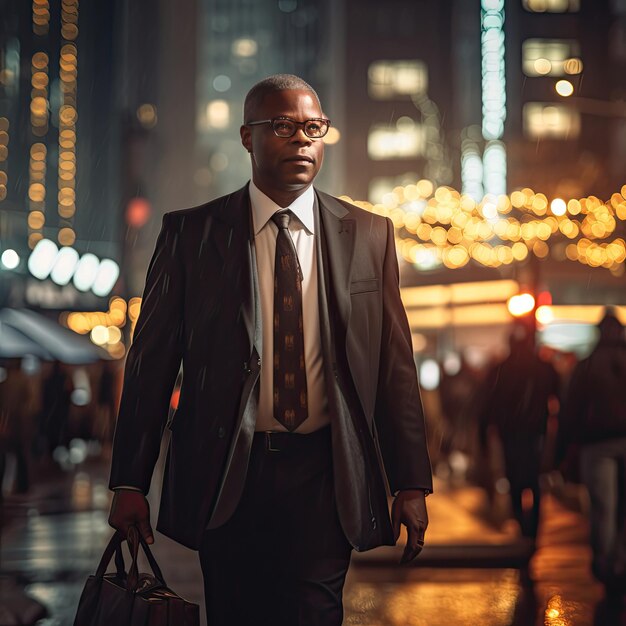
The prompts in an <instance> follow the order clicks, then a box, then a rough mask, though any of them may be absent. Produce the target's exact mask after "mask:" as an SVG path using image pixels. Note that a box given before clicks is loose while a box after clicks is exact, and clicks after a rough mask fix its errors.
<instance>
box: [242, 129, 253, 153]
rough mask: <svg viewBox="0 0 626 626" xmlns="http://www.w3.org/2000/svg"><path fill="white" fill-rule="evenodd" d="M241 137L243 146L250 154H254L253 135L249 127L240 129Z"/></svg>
mask: <svg viewBox="0 0 626 626" xmlns="http://www.w3.org/2000/svg"><path fill="white" fill-rule="evenodd" d="M239 135H240V136H241V144H242V145H243V147H244V148H245V149H246V150H247V151H248V152H250V153H252V133H250V128H248V126H245V125H244V126H242V127H241V128H240V129H239Z"/></svg>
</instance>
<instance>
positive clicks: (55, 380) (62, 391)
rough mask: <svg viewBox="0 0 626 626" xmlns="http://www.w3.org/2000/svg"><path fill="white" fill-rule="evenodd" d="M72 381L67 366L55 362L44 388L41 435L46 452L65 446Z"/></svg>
mask: <svg viewBox="0 0 626 626" xmlns="http://www.w3.org/2000/svg"><path fill="white" fill-rule="evenodd" d="M72 389H73V385H72V379H71V377H70V375H69V374H68V372H67V369H66V366H65V365H64V364H63V363H61V362H60V361H54V363H53V365H52V370H51V371H50V373H49V374H48V376H47V377H46V378H44V381H43V386H42V409H41V424H40V429H41V435H43V439H44V444H45V448H46V452H49V453H52V452H54V449H55V448H56V447H57V446H59V445H61V444H63V443H67V442H66V441H65V439H66V435H67V426H68V418H69V413H70V406H71V398H72Z"/></svg>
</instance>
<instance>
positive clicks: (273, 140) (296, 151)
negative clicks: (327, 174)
mask: <svg viewBox="0 0 626 626" xmlns="http://www.w3.org/2000/svg"><path fill="white" fill-rule="evenodd" d="M276 118H285V119H286V122H285V124H281V123H280V120H279V122H278V123H276V122H274V123H272V121H273V120H276ZM325 119H326V118H325V116H324V114H323V113H322V107H321V105H320V101H319V98H318V96H317V93H315V90H314V89H313V88H312V87H311V86H310V85H309V84H308V83H307V82H305V81H304V80H302V79H301V78H298V77H297V76H292V75H290V74H277V75H274V76H270V77H268V78H266V79H264V80H262V81H261V82H259V83H257V84H256V85H254V87H252V89H250V91H249V92H248V95H247V96H246V100H245V104H244V124H243V126H242V127H241V130H240V133H241V142H242V144H243V146H244V147H245V148H246V150H247V151H248V152H249V153H250V155H251V162H252V179H253V180H254V183H255V185H257V187H259V189H261V191H263V192H264V193H265V194H266V195H268V196H269V197H270V198H272V199H273V200H274V201H275V202H276V203H277V204H279V205H280V206H288V205H289V204H291V202H293V200H295V198H297V197H298V196H299V195H301V194H302V193H303V192H304V191H305V190H306V189H307V187H309V185H311V183H312V182H313V180H314V179H315V176H317V173H318V172H319V170H320V168H321V166H322V161H323V159H324V142H323V140H322V136H323V134H324V133H325V127H326V122H325V121H324V120H325ZM259 122H260V123H259ZM293 122H295V125H294V124H293ZM305 122H308V124H306V125H305ZM291 131H294V132H293V135H291V136H279V135H288V134H289V132H291Z"/></svg>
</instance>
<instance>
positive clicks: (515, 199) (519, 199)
mask: <svg viewBox="0 0 626 626" xmlns="http://www.w3.org/2000/svg"><path fill="white" fill-rule="evenodd" d="M525 203H526V196H525V195H524V194H523V193H522V192H521V191H514V192H513V193H512V194H511V204H513V206H514V207H515V208H516V209H521V208H522V207H523V206H524V204H525Z"/></svg>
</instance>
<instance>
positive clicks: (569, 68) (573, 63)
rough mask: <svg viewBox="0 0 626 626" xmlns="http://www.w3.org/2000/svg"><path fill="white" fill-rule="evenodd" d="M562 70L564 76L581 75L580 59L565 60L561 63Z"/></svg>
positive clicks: (581, 63)
mask: <svg viewBox="0 0 626 626" xmlns="http://www.w3.org/2000/svg"><path fill="white" fill-rule="evenodd" d="M563 69H564V70H565V73H566V74H581V73H582V71H583V62H582V61H581V60H580V59H576V58H572V59H567V61H565V63H563Z"/></svg>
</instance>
